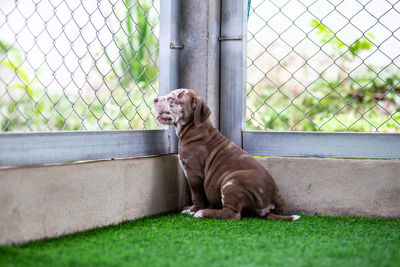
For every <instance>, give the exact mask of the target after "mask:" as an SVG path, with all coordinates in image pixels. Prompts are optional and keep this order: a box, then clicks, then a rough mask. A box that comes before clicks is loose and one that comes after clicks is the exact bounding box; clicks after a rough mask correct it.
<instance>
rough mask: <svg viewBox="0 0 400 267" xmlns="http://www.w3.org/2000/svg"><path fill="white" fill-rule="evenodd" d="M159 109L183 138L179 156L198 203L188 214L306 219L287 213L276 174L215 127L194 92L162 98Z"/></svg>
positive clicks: (157, 102) (161, 119)
mask: <svg viewBox="0 0 400 267" xmlns="http://www.w3.org/2000/svg"><path fill="white" fill-rule="evenodd" d="M154 108H155V111H156V112H157V116H156V118H157V120H158V122H159V123H161V124H166V125H174V126H175V127H176V133H177V135H178V137H179V160H180V162H181V165H182V167H183V170H184V172H185V174H186V177H187V179H188V182H189V186H190V190H191V193H192V201H193V206H191V207H188V208H186V209H184V210H183V213H189V214H192V215H193V214H194V217H196V218H218V219H237V220H240V219H241V216H242V212H247V213H250V214H254V215H256V216H260V217H265V216H266V217H267V218H268V219H281V220H297V219H299V218H300V216H298V215H292V216H283V214H284V201H283V198H282V197H281V195H280V194H279V190H278V187H277V186H276V184H275V182H274V180H273V179H272V177H271V175H270V174H269V173H268V172H267V171H266V170H265V169H264V167H263V166H261V164H259V163H258V162H257V161H256V160H255V159H254V158H252V157H251V156H250V155H249V154H247V153H246V152H245V151H243V150H242V149H240V148H239V147H238V146H236V145H235V144H234V143H233V142H232V141H230V140H229V139H227V138H226V137H224V136H223V135H222V134H221V133H220V132H219V131H218V130H217V129H215V128H214V127H213V125H212V124H211V122H210V119H209V116H210V114H211V111H210V109H209V107H208V106H207V104H206V103H205V101H204V100H203V99H202V98H201V97H200V96H199V95H198V94H197V93H196V92H195V91H194V90H190V89H178V90H175V91H172V92H171V93H169V94H168V95H166V96H161V97H158V98H156V99H154Z"/></svg>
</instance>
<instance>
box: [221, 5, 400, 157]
mask: <svg viewBox="0 0 400 267" xmlns="http://www.w3.org/2000/svg"><path fill="white" fill-rule="evenodd" d="M222 10H223V12H222V19H221V35H222V40H221V95H222V96H223V97H221V114H220V115H221V130H222V132H223V133H224V134H225V135H226V136H228V137H229V138H231V139H233V140H234V141H235V142H236V143H237V144H239V145H241V146H243V148H244V149H245V150H246V151H248V152H249V153H251V154H253V155H268V156H270V155H275V156H315V157H348V158H400V134H399V132H400V35H399V34H400V23H399V21H400V3H399V2H396V1H375V0H372V1H368V3H364V2H361V1H322V0H316V1H299V0H289V1H272V0H270V1H266V0H257V1H256V0H252V1H227V0H223V1H222Z"/></svg>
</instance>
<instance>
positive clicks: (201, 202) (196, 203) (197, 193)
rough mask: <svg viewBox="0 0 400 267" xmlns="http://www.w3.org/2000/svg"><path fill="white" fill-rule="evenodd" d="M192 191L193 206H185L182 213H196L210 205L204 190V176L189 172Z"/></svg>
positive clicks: (188, 176)
mask: <svg viewBox="0 0 400 267" xmlns="http://www.w3.org/2000/svg"><path fill="white" fill-rule="evenodd" d="M187 178H188V182H189V187H190V192H191V194H192V202H193V206H189V207H185V208H184V209H183V211H182V213H187V214H191V215H194V214H195V213H196V212H198V211H199V210H202V209H205V208H206V207H207V206H208V201H207V197H206V193H205V192H204V186H203V178H202V177H199V176H196V175H191V174H190V173H189V172H188V173H187Z"/></svg>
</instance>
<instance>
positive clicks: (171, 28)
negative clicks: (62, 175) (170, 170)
mask: <svg viewBox="0 0 400 267" xmlns="http://www.w3.org/2000/svg"><path fill="white" fill-rule="evenodd" d="M160 5H161V7H160V10H161V11H162V12H160V27H161V29H160V47H159V49H160V63H159V67H160V68H159V76H160V78H159V83H160V86H159V91H160V92H159V93H160V94H165V93H167V92H168V91H170V90H173V89H175V88H177V87H178V80H179V78H178V77H179V49H178V50H175V49H172V47H170V43H173V44H175V43H177V44H178V43H179V12H180V1H179V0H165V1H164V0H163V1H160ZM176 152H177V138H176V135H175V132H174V131H172V129H169V130H128V131H68V132H24V133H21V132H11V133H0V166H27V165H37V164H51V163H61V162H76V161H83V160H101V159H114V158H123V157H136V156H151V155H163V154H169V153H176Z"/></svg>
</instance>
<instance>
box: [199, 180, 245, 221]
mask: <svg viewBox="0 0 400 267" xmlns="http://www.w3.org/2000/svg"><path fill="white" fill-rule="evenodd" d="M241 190H243V189H242V188H241V187H240V186H237V185H235V184H233V183H229V182H228V183H227V184H225V185H224V186H223V187H222V190H221V197H222V209H203V210H199V211H198V212H196V214H195V215H194V217H195V218H215V219H223V220H232V219H234V220H240V219H241V217H242V208H243V196H244V195H243V194H241Z"/></svg>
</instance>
